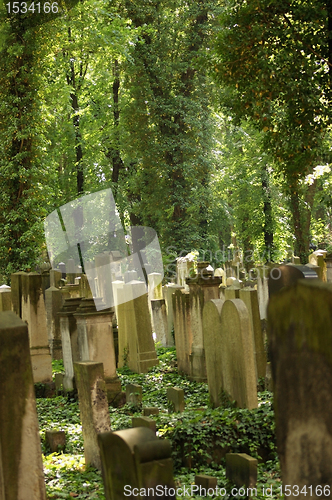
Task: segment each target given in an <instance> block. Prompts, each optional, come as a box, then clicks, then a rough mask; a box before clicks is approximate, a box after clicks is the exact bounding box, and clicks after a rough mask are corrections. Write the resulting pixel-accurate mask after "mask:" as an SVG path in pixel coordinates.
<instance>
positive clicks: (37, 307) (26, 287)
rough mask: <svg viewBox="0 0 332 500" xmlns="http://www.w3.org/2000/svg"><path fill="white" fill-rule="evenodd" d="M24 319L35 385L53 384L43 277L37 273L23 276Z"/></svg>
mask: <svg viewBox="0 0 332 500" xmlns="http://www.w3.org/2000/svg"><path fill="white" fill-rule="evenodd" d="M21 280H22V319H23V320H24V321H27V323H28V327H29V338H30V355H31V363H32V373H33V379H34V382H35V383H50V382H52V358H51V354H50V348H49V344H48V335H47V323H46V309H45V300H44V295H43V289H42V277H41V275H40V274H37V273H29V274H24V275H22V276H21Z"/></svg>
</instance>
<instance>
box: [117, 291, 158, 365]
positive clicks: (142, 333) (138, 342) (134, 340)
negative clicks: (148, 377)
mask: <svg viewBox="0 0 332 500" xmlns="http://www.w3.org/2000/svg"><path fill="white" fill-rule="evenodd" d="M118 298H119V301H120V302H121V305H120V304H119V306H118V336H119V367H122V366H124V365H125V364H128V367H129V368H130V369H131V370H132V371H134V372H135V373H146V372H147V371H148V369H149V368H151V367H152V366H155V365H157V364H158V358H157V355H156V349H155V345H154V342H153V337H152V328H151V320H150V313H149V307H148V294H147V292H146V286H145V283H143V282H140V281H131V282H129V283H125V284H124V285H123V288H122V289H121V288H120V289H119V290H118Z"/></svg>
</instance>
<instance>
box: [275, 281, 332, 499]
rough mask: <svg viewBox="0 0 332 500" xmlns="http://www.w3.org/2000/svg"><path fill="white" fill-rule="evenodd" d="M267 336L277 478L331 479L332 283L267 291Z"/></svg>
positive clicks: (309, 482) (313, 482) (290, 481)
mask: <svg viewBox="0 0 332 500" xmlns="http://www.w3.org/2000/svg"><path fill="white" fill-rule="evenodd" d="M268 326H269V328H268V336H269V350H270V353H271V363H272V376H273V385H274V401H275V419H276V437H277V447H278V454H279V458H280V466H281V471H282V477H283V484H285V485H290V486H291V488H292V487H293V485H297V486H298V487H299V489H300V494H299V496H298V497H297V498H299V499H304V498H305V497H306V495H305V493H304V491H302V493H301V490H302V489H303V488H304V486H306V490H307V494H308V493H309V492H310V490H308V487H309V486H310V487H312V489H311V490H312V495H311V494H310V498H313V499H317V498H321V496H320V495H319V493H317V490H316V487H317V486H321V487H322V489H324V486H326V485H329V486H330V485H331V484H332V425H331V414H332V395H331V386H332V335H331V332H332V288H331V285H329V284H325V283H322V282H320V281H318V280H316V281H315V280H299V281H298V282H297V283H296V285H294V286H293V287H289V288H287V289H284V290H281V291H280V292H278V293H276V294H274V295H273V296H272V297H271V300H270V304H269V308H268Z"/></svg>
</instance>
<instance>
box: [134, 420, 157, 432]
mask: <svg viewBox="0 0 332 500" xmlns="http://www.w3.org/2000/svg"><path fill="white" fill-rule="evenodd" d="M131 425H132V427H147V428H148V429H151V430H152V431H153V432H154V433H156V422H155V421H154V420H153V419H152V418H148V417H133V418H132V424H131Z"/></svg>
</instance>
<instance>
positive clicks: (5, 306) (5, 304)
mask: <svg viewBox="0 0 332 500" xmlns="http://www.w3.org/2000/svg"><path fill="white" fill-rule="evenodd" d="M12 309H13V305H12V292H11V289H10V286H7V285H2V286H0V312H4V311H11V310H12Z"/></svg>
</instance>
